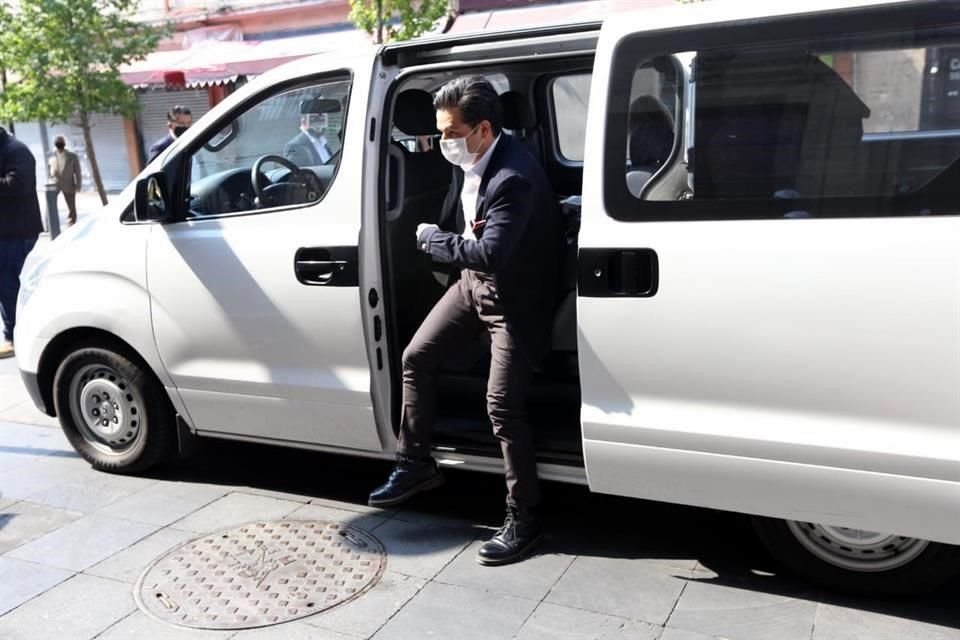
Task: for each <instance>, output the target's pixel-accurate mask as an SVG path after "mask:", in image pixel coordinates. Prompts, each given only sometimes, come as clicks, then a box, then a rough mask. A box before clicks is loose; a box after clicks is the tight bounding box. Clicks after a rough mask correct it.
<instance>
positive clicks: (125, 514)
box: [97, 482, 230, 526]
mask: <svg viewBox="0 0 960 640" xmlns="http://www.w3.org/2000/svg"><path fill="white" fill-rule="evenodd" d="M229 492H230V490H229V488H227V487H219V486H211V485H204V484H191V483H181V482H163V483H158V484H155V485H152V486H150V487H147V488H146V489H144V490H143V491H138V492H137V493H134V494H132V495H129V496H127V497H126V498H122V499H120V500H117V501H116V502H113V503H111V504H109V505H107V506H106V507H104V508H102V509H100V510H99V511H98V512H97V513H99V514H101V515H105V516H113V517H116V518H124V519H126V520H134V521H136V522H146V523H149V524H156V525H162V526H165V525H169V524H171V523H172V522H176V521H177V520H179V519H181V518H183V517H184V516H187V515H189V514H191V513H193V512H194V511H196V510H197V509H199V508H201V507H205V506H206V505H208V504H210V503H211V502H213V501H214V500H217V499H218V498H222V497H223V496H225V495H226V494H227V493H229Z"/></svg>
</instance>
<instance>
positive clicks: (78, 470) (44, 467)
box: [0, 456, 90, 500]
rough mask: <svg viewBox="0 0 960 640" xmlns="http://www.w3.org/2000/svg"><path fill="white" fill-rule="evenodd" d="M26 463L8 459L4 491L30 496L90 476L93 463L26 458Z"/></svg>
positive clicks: (2, 474)
mask: <svg viewBox="0 0 960 640" xmlns="http://www.w3.org/2000/svg"><path fill="white" fill-rule="evenodd" d="M23 462H24V464H23V465H22V466H20V465H17V464H14V465H11V466H9V467H8V466H7V464H6V463H4V466H3V470H2V471H0V495H2V496H3V497H4V498H6V499H8V500H10V499H14V498H16V499H21V500H22V499H24V498H29V497H30V496H33V495H35V494H38V493H41V492H43V491H47V490H48V489H52V488H54V487H59V486H61V485H64V484H69V483H71V482H77V481H81V480H83V479H84V478H87V477H89V474H90V467H89V465H88V464H87V463H86V462H85V461H83V460H71V459H69V458H50V457H46V456H42V457H36V458H24V459H23Z"/></svg>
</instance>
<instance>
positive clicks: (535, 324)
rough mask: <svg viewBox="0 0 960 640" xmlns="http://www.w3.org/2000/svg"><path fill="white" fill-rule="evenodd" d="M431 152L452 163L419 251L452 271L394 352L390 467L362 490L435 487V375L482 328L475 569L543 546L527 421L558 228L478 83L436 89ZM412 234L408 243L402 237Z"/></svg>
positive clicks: (491, 96) (393, 495)
mask: <svg viewBox="0 0 960 640" xmlns="http://www.w3.org/2000/svg"><path fill="white" fill-rule="evenodd" d="M433 106H434V109H435V110H436V116H437V129H438V130H439V131H440V133H441V140H440V149H441V151H442V153H443V155H444V157H445V158H446V159H447V160H448V161H449V162H450V163H451V164H453V165H455V166H456V167H457V168H456V169H455V170H454V183H453V185H452V187H451V191H450V194H449V195H448V197H447V200H446V202H445V203H444V210H443V212H442V214H441V217H440V224H439V225H426V224H422V225H420V226H419V227H418V229H417V239H416V241H417V245H418V247H419V248H420V250H421V251H423V252H425V253H427V254H429V255H430V257H431V258H433V259H434V260H435V261H438V262H444V263H447V264H450V265H452V266H454V267H458V268H459V269H460V279H459V280H458V281H457V282H456V283H455V284H454V285H453V286H452V287H451V288H450V289H448V290H447V292H446V294H444V296H443V297H442V298H441V299H440V300H439V301H438V302H437V304H436V305H435V306H434V308H433V309H432V310H431V311H430V313H429V314H428V315H427V317H426V319H425V320H424V321H423V323H422V324H421V326H420V328H419V329H418V330H417V332H416V334H415V335H414V337H413V339H412V340H411V341H410V344H409V345H408V346H407V348H406V350H405V351H404V353H403V419H402V424H401V432H400V442H399V445H398V453H397V465H396V466H395V467H394V470H393V472H392V473H391V474H390V477H389V479H388V480H387V482H386V483H385V484H384V485H383V486H381V487H379V488H378V489H376V490H374V491H373V493H371V494H370V501H369V502H370V504H371V505H373V506H381V507H386V506H392V505H397V504H400V503H402V502H404V501H405V500H407V499H409V498H410V497H412V496H413V495H415V494H417V493H419V492H420V491H425V490H427V489H431V488H434V487H436V486H439V485H440V484H442V482H443V476H442V475H441V474H440V471H439V469H438V468H437V465H436V462H435V461H434V460H433V458H432V457H431V455H430V451H431V431H432V428H433V421H434V411H435V402H436V397H435V396H436V392H435V380H434V379H435V376H436V373H437V371H438V369H439V367H440V365H441V363H442V362H443V361H444V359H445V356H446V355H448V354H450V353H451V352H454V351H456V350H458V349H463V348H465V347H467V346H468V345H470V343H471V342H472V341H473V340H475V339H476V337H477V335H478V333H480V332H482V331H486V332H487V333H488V334H489V336H490V342H491V347H490V349H491V358H490V360H491V362H490V375H489V378H488V380H487V415H488V416H489V418H490V423H491V425H492V426H493V432H494V435H496V437H497V438H498V439H499V441H500V446H501V450H502V452H503V458H504V467H505V472H506V481H507V517H506V520H505V522H504V525H503V527H502V528H501V529H500V530H499V531H498V532H497V534H496V535H495V536H494V537H493V538H492V539H490V540H489V541H487V542H486V543H485V544H484V545H483V546H482V547H481V548H480V550H479V552H478V555H477V561H478V562H479V563H480V564H484V565H498V564H507V563H510V562H515V561H517V560H520V559H522V558H523V557H525V556H526V555H527V554H529V553H530V552H531V551H532V550H533V548H534V547H535V546H536V545H537V543H538V542H539V541H540V539H541V526H540V519H539V509H538V507H539V505H540V489H539V483H538V480H537V466H536V451H535V449H534V444H533V437H532V434H531V431H530V426H529V424H528V423H527V419H526V418H527V415H526V393H527V389H528V386H529V381H530V375H531V372H532V370H533V368H534V366H535V365H536V363H537V361H538V360H540V359H541V358H542V357H543V356H544V355H545V354H546V352H547V350H548V349H549V344H550V342H549V340H550V326H551V320H552V317H553V312H554V310H555V309H556V302H557V275H558V272H559V265H560V247H561V233H560V225H559V219H558V213H557V210H556V205H555V202H554V196H553V192H552V190H551V187H550V183H549V182H548V180H547V177H546V175H545V174H544V171H543V168H542V167H541V166H540V165H539V163H538V162H537V161H536V160H535V159H534V158H533V156H532V155H530V153H529V152H528V151H527V150H526V148H525V147H524V145H523V144H522V143H521V142H519V141H517V140H515V139H514V138H513V137H512V136H510V135H508V134H506V133H503V132H502V124H503V108H502V106H501V104H500V99H499V96H498V95H497V92H496V91H495V90H494V89H493V87H492V86H491V85H490V83H489V82H487V81H486V80H485V79H483V78H481V77H465V78H458V79H456V80H453V81H451V82H449V83H447V84H446V85H444V86H443V87H442V88H441V89H440V90H439V91H438V92H437V94H436V96H435V97H434V103H433ZM412 240H413V238H411V241H412Z"/></svg>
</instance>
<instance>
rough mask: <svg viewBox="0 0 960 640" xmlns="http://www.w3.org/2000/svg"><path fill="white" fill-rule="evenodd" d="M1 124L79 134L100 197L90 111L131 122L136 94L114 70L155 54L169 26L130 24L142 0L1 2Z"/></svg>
mask: <svg viewBox="0 0 960 640" xmlns="http://www.w3.org/2000/svg"><path fill="white" fill-rule="evenodd" d="M0 3H2V4H0V68H3V69H5V70H6V73H7V79H8V82H7V85H6V87H5V90H4V92H3V93H2V94H0V120H7V119H10V120H14V121H21V122H26V121H31V120H45V121H49V122H68V121H70V120H71V119H73V118H76V119H77V120H78V121H79V123H80V125H81V127H83V129H84V138H85V141H86V143H87V147H88V148H87V153H88V157H90V161H91V168H92V169H93V174H94V180H95V182H96V183H97V189H98V190H99V191H100V195H101V199H102V200H104V201H106V198H105V195H104V191H103V185H102V181H101V180H100V174H99V168H98V167H97V166H96V154H95V153H94V152H93V148H92V138H91V136H90V116H91V114H95V113H104V114H119V115H123V116H126V117H133V116H134V115H136V113H137V111H138V110H139V104H138V103H137V96H136V93H135V92H134V91H133V89H132V88H131V87H129V86H128V85H126V84H124V82H123V80H122V79H121V77H120V71H119V68H120V67H121V66H122V65H124V64H126V63H128V62H132V61H134V60H138V59H142V58H143V57H145V56H146V55H147V54H148V53H150V52H152V51H153V50H154V49H156V47H157V44H158V43H159V41H160V39H161V38H162V37H163V36H164V35H166V33H167V28H166V27H154V26H150V25H144V24H141V23H138V22H134V21H133V20H131V19H130V18H131V16H132V15H133V13H134V11H136V9H137V5H138V4H139V0H18V1H17V2H16V3H13V2H12V1H11V0H0Z"/></svg>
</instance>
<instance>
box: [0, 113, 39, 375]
mask: <svg viewBox="0 0 960 640" xmlns="http://www.w3.org/2000/svg"><path fill="white" fill-rule="evenodd" d="M42 230H43V223H42V222H41V220H40V201H39V200H38V199H37V161H36V159H35V158H34V157H33V154H32V153H30V149H28V148H27V145H25V144H23V143H22V142H20V141H19V140H17V139H16V138H14V137H13V136H11V135H10V134H9V133H7V130H6V129H4V128H3V127H2V126H0V318H2V320H3V342H2V343H0V358H9V357H10V356H12V355H13V327H14V325H15V324H16V320H17V295H18V294H19V293H20V271H21V270H22V269H23V263H24V261H26V259H27V254H28V253H30V251H31V250H32V249H33V246H34V245H35V244H36V243H37V236H39V235H40V232H41V231H42Z"/></svg>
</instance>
